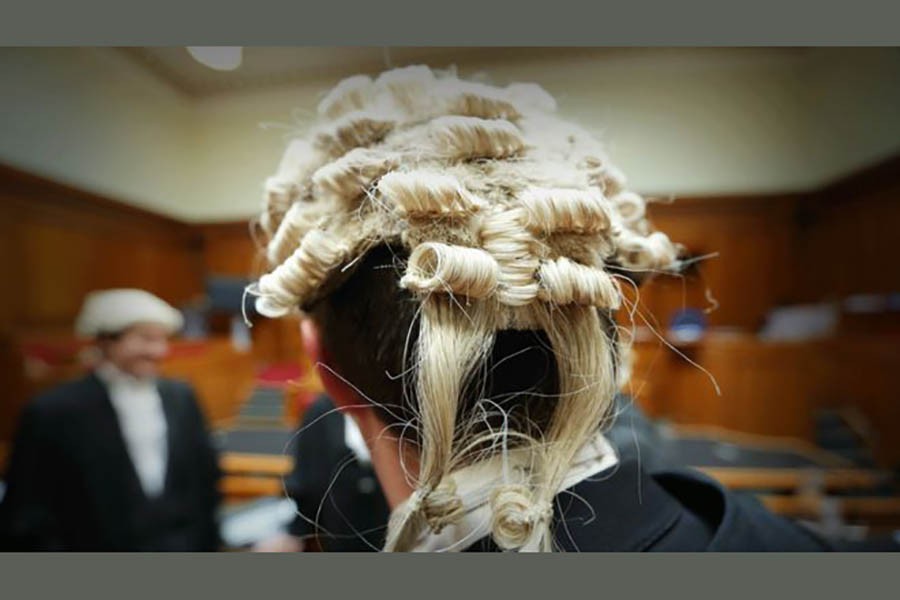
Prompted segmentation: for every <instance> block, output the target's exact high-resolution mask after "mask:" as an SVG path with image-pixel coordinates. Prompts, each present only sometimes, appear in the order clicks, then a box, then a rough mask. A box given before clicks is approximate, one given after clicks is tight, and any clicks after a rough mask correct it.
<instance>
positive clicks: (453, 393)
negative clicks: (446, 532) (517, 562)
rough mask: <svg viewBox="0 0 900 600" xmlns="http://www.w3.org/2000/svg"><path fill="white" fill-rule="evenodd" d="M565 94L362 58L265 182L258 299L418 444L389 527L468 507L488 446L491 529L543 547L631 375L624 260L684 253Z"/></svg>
mask: <svg viewBox="0 0 900 600" xmlns="http://www.w3.org/2000/svg"><path fill="white" fill-rule="evenodd" d="M555 110H556V105H555V101H554V100H553V98H552V97H550V96H549V94H547V93H546V92H545V91H544V90H543V89H541V88H540V87H538V86H536V85H531V84H512V85H509V86H506V87H504V88H500V87H494V86H490V85H486V84H482V83H474V82H468V81H462V80H460V79H458V78H457V77H456V76H455V74H453V73H449V72H448V73H436V72H433V71H431V70H429V69H427V68H425V67H409V68H404V69H396V70H393V71H388V72H386V73H384V74H382V75H381V76H379V77H378V78H376V79H374V80H373V79H371V78H369V77H366V76H357V77H351V78H349V79H347V80H344V81H343V82H341V83H340V84H339V85H338V86H337V87H335V88H334V89H333V90H332V91H331V92H330V93H329V94H328V95H327V96H326V97H325V98H324V99H323V100H322V101H321V103H320V105H319V110H318V112H319V119H318V122H317V123H316V124H315V125H314V126H313V127H312V128H311V131H310V132H309V134H308V135H306V136H305V137H303V138H300V139H297V140H294V141H293V142H292V143H291V144H290V146H289V148H288V150H287V152H286V154H285V156H284V159H283V160H282V163H281V165H280V167H279V169H278V172H277V174H276V175H275V176H274V177H271V178H270V179H269V180H268V181H267V183H266V190H267V195H266V205H265V209H264V212H263V215H262V218H261V220H260V224H261V226H262V229H263V230H264V232H265V234H266V239H267V247H266V250H267V256H268V259H269V262H270V264H271V265H272V266H273V270H272V271H271V272H269V273H267V274H266V275H263V276H262V277H261V278H260V280H259V282H258V284H257V285H256V286H255V287H254V289H253V291H254V293H255V294H256V295H257V296H258V298H257V302H256V305H257V310H258V311H259V312H260V313H262V314H263V315H266V316H271V317H277V316H281V315H284V314H286V313H288V312H291V311H296V310H300V311H302V312H304V313H306V314H307V315H309V316H311V317H312V319H313V320H314V321H315V323H316V324H317V326H318V328H319V331H320V335H321V339H322V345H323V349H324V351H325V353H326V354H327V356H328V357H329V361H330V365H329V366H330V367H332V368H334V369H335V370H336V371H337V372H338V373H339V375H340V376H341V377H342V378H344V379H346V380H347V381H348V382H349V383H350V384H352V386H353V387H354V388H356V389H357V390H358V391H359V393H360V395H361V396H363V397H365V398H366V399H367V400H368V401H369V402H371V403H372V404H373V405H374V406H375V407H376V410H377V411H378V413H379V414H380V415H381V417H382V419H383V420H384V422H385V423H386V424H387V425H388V426H389V427H390V428H391V429H392V430H393V431H394V432H395V433H396V434H397V435H398V436H400V438H401V440H402V441H403V442H404V443H408V444H410V445H412V446H414V447H415V449H416V451H417V455H418V461H419V468H418V472H417V473H416V474H415V482H414V483H415V492H414V494H413V496H412V498H410V500H409V501H408V502H407V503H405V504H404V509H403V510H402V511H397V512H396V513H395V515H394V516H393V517H392V521H391V523H390V525H389V530H388V541H387V545H386V548H387V549H391V550H405V549H408V548H410V547H412V545H413V544H414V542H415V541H416V540H417V539H418V537H419V536H420V535H421V534H422V533H423V532H424V531H425V530H426V528H431V529H432V530H437V531H439V530H440V529H441V528H442V527H443V526H445V525H446V524H448V523H452V522H453V521H454V520H455V519H458V518H459V517H460V515H461V511H462V506H461V503H460V499H459V497H458V496H457V494H456V490H455V483H454V480H453V476H452V474H453V472H454V471H456V470H457V469H459V468H460V467H463V466H466V465H469V464H472V463H475V462H478V461H481V460H484V459H487V458H491V457H496V456H500V457H501V459H502V461H503V464H504V465H505V468H504V473H503V478H502V481H500V482H499V483H497V485H496V486H494V487H493V488H492V489H490V490H484V491H485V493H486V494H487V495H488V497H489V498H490V505H491V511H492V524H491V531H492V535H493V538H494V540H495V541H496V542H497V544H498V545H499V546H501V547H502V548H508V549H511V548H523V547H529V548H539V549H545V550H547V549H550V547H551V539H552V537H551V535H550V522H551V516H552V502H553V499H554V497H555V495H556V494H557V493H558V492H559V490H560V487H561V486H562V484H563V480H564V478H565V476H566V474H567V473H568V470H569V468H570V466H571V464H572V461H573V459H574V458H575V456H576V454H577V453H578V451H579V450H580V449H581V448H582V446H584V444H585V443H586V442H587V441H588V440H589V438H590V437H591V436H592V435H593V434H594V433H595V432H596V431H597V430H598V428H600V427H602V426H604V425H606V424H608V421H609V416H610V415H609V411H610V408H611V406H612V401H613V397H614V395H615V393H616V390H617V387H618V385H617V383H618V382H617V378H620V377H621V368H620V364H619V351H618V344H617V335H616V331H617V330H616V326H615V321H614V319H613V313H614V311H615V310H616V309H617V308H619V307H620V305H621V303H622V301H623V300H622V289H621V286H622V285H625V284H629V283H631V279H630V278H626V277H625V276H623V275H622V274H623V273H624V274H629V275H630V274H635V275H639V274H642V273H649V272H655V271H660V270H670V269H673V268H675V267H676V265H677V249H676V247H675V246H674V245H673V244H672V243H671V242H670V241H669V239H668V237H666V236H665V235H664V234H663V233H660V232H652V231H651V229H650V226H649V224H648V223H647V221H646V219H645V217H644V207H645V203H644V200H643V198H641V197H640V196H638V195H637V194H634V193H632V192H630V191H628V190H627V189H626V187H625V185H626V184H625V180H624V177H623V176H622V174H621V173H620V172H619V171H618V170H617V169H616V168H615V167H613V166H612V165H611V164H610V163H609V161H608V160H607V158H606V156H605V154H604V152H603V149H602V147H601V145H600V144H599V142H598V141H597V140H595V139H594V138H593V137H592V136H591V135H590V134H589V133H587V132H586V131H585V130H583V129H581V128H580V127H578V126H576V125H573V124H571V123H569V122H566V121H564V120H562V119H560V118H559V117H557V116H556V115H555V114H554V113H555ZM513 456H514V457H515V458H516V460H507V458H509V457H513ZM523 457H524V459H523ZM506 467H509V468H506Z"/></svg>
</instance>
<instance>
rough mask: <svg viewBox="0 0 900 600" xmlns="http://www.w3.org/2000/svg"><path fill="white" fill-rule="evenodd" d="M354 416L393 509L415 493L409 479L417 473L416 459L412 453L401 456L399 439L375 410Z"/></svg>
mask: <svg viewBox="0 0 900 600" xmlns="http://www.w3.org/2000/svg"><path fill="white" fill-rule="evenodd" d="M352 416H353V418H354V420H355V421H356V423H357V425H358V426H359V430H360V432H361V433H362V435H363V438H365V440H366V445H367V446H368V447H369V452H370V453H371V455H372V467H373V468H374V469H375V475H376V476H377V477H378V482H379V483H380V484H381V489H382V491H383V492H384V496H385V499H386V500H387V503H388V506H389V507H390V509H391V510H394V508H396V507H397V506H399V505H400V504H401V503H402V502H404V501H405V500H406V499H407V498H409V496H410V495H411V494H412V492H413V486H412V484H411V482H410V479H411V477H412V476H414V475H415V473H416V471H417V470H418V462H417V460H416V457H415V456H413V455H412V453H411V452H406V453H405V456H402V455H401V447H400V442H399V440H398V439H397V437H396V435H393V434H392V433H391V431H390V430H389V429H387V428H386V427H385V425H384V423H382V421H381V420H380V419H379V418H378V416H377V415H376V414H375V411H374V410H372V409H366V410H362V411H354V413H353V415H352ZM401 456H402V458H401Z"/></svg>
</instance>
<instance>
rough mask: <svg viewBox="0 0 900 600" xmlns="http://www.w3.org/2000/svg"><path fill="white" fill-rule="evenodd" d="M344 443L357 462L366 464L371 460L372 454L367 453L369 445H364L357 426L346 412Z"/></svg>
mask: <svg viewBox="0 0 900 600" xmlns="http://www.w3.org/2000/svg"><path fill="white" fill-rule="evenodd" d="M344 444H346V445H347V447H348V448H350V450H352V451H353V454H354V455H356V459H357V460H359V462H361V463H367V464H368V463H371V462H372V455H371V454H369V447H368V446H366V440H365V439H364V438H363V435H362V432H361V431H360V430H359V426H358V425H357V424H356V421H354V420H353V417H351V416H350V415H347V414H345V415H344Z"/></svg>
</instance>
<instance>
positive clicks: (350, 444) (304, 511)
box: [254, 395, 390, 552]
mask: <svg viewBox="0 0 900 600" xmlns="http://www.w3.org/2000/svg"><path fill="white" fill-rule="evenodd" d="M349 412H352V410H351V411H349ZM285 489H286V491H287V493H288V496H290V497H291V499H292V500H293V501H294V502H295V503H296V505H297V515H296V517H295V518H294V520H293V521H292V522H291V523H290V525H289V526H288V529H287V531H285V532H283V533H281V534H279V535H276V536H273V537H271V538H269V539H266V540H263V541H262V542H260V543H259V544H257V545H256V546H255V547H254V550H255V551H257V552H302V551H309V550H321V551H323V552H367V551H377V550H380V549H381V547H382V546H383V545H384V533H385V530H386V529H387V521H388V515H389V513H390V510H389V509H388V505H387V501H386V500H385V498H384V493H383V492H382V490H381V486H380V485H379V483H378V478H377V476H376V474H375V470H374V468H373V467H372V457H371V454H370V453H369V449H368V447H367V446H366V442H365V440H364V439H363V436H362V433H361V432H360V430H359V427H358V426H357V425H356V422H355V421H354V419H353V417H351V416H350V415H349V414H348V410H346V409H345V410H339V409H337V408H336V407H335V405H334V403H333V402H332V401H331V399H330V398H329V397H328V396H326V395H322V396H319V398H317V399H316V401H315V402H313V404H312V405H311V406H310V407H309V408H308V409H307V410H306V413H305V414H304V416H303V423H302V425H301V426H300V429H299V431H298V437H297V443H296V444H295V451H294V469H293V471H292V472H291V474H290V475H289V476H288V477H287V478H286V479H285Z"/></svg>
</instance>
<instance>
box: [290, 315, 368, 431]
mask: <svg viewBox="0 0 900 600" xmlns="http://www.w3.org/2000/svg"><path fill="white" fill-rule="evenodd" d="M300 333H301V335H302V337H303V350H304V351H305V352H306V355H307V356H309V359H310V360H311V361H312V362H313V364H314V365H315V368H316V372H317V373H318V375H319V379H320V380H321V381H322V386H323V387H324V388H325V391H326V392H327V394H328V396H329V397H330V398H331V400H332V402H334V404H335V406H337V407H338V408H340V409H341V410H342V411H344V412H347V413H351V414H354V413H359V412H361V411H364V410H366V409H367V408H370V407H369V405H368V403H367V402H366V400H365V398H363V397H362V396H361V395H360V394H359V393H358V392H357V391H356V390H355V389H353V386H351V385H348V384H347V382H346V381H344V379H342V378H341V377H340V376H338V375H337V374H336V373H337V367H336V365H334V364H333V363H332V361H331V360H330V357H329V356H328V352H327V351H326V350H325V348H324V347H323V345H322V341H321V337H320V335H319V328H318V327H317V326H316V324H315V322H314V321H313V320H312V319H303V320H302V321H301V322H300Z"/></svg>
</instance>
